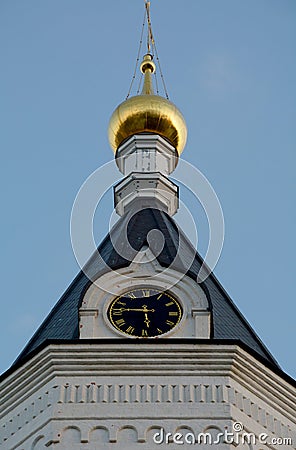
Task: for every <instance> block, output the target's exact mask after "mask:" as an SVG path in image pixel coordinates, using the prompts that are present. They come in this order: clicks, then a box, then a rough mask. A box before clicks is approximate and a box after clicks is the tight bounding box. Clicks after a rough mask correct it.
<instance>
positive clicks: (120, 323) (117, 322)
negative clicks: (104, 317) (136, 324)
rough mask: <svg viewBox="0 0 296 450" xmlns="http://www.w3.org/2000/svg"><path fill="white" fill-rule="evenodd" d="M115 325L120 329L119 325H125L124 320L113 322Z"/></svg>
mask: <svg viewBox="0 0 296 450" xmlns="http://www.w3.org/2000/svg"><path fill="white" fill-rule="evenodd" d="M115 323H116V325H118V326H119V327H121V325H124V324H125V320H124V319H119V320H115Z"/></svg>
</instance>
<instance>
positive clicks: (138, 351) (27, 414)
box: [0, 341, 296, 450]
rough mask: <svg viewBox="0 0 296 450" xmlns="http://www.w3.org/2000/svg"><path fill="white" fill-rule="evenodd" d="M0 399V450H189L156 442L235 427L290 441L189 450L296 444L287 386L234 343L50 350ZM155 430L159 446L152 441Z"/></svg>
mask: <svg viewBox="0 0 296 450" xmlns="http://www.w3.org/2000/svg"><path fill="white" fill-rule="evenodd" d="M0 399H1V407H0V417H1V419H0V430H1V431H0V435H1V443H0V448H1V449H2V448H3V449H4V450H13V449H24V450H31V449H36V450H39V449H45V448H55V449H69V450H71V449H73V450H74V449H92V450H95V449H123V450H125V449H129V450H133V449H137V450H138V449H139V450H140V449H144V450H148V449H149V450H153V449H154V448H155V449H157V448H166V447H167V446H168V445H169V447H168V448H169V449H171V450H172V449H175V448H194V447H193V445H192V444H190V443H187V444H183V445H181V446H180V444H177V443H173V442H171V443H170V444H165V436H166V434H167V433H171V434H172V436H169V435H168V437H167V438H168V440H169V441H171V440H172V439H173V438H175V439H176V435H174V434H175V433H180V435H181V436H182V438H180V439H181V440H182V439H183V440H184V437H185V436H187V435H188V436H187V437H188V438H189V439H190V436H191V435H192V434H194V436H195V437H196V438H198V435H200V433H210V434H211V435H212V436H213V437H214V436H217V433H223V432H224V431H225V429H226V428H225V427H227V430H228V431H229V432H231V431H232V427H233V424H234V423H236V422H240V423H241V424H243V426H244V430H243V431H242V432H243V433H253V434H254V437H255V438H256V439H258V437H259V435H262V434H263V433H264V434H266V435H268V437H269V438H268V439H269V440H271V439H275V438H279V437H282V438H290V439H293V442H294V443H293V444H291V445H269V446H266V445H262V444H260V443H259V442H256V443H255V445H253V444H252V445H249V444H244V445H243V444H242V443H241V442H240V443H239V445H231V444H223V443H222V442H221V443H219V445H216V446H215V445H205V444H195V448H202V449H207V448H215V447H216V448H219V449H222V450H223V449H224V448H225V449H226V448H227V449H229V448H239V449H242V450H244V449H249V450H250V449H253V450H261V449H262V450H263V449H266V448H270V449H283V448H287V449H293V448H295V443H296V440H295V439H296V433H295V432H296V417H295V416H296V414H295V403H296V402H295V389H294V388H293V387H292V386H291V385H290V384H289V383H287V382H286V381H285V380H283V379H282V378H281V377H279V376H278V375H276V374H274V373H273V372H272V371H270V370H269V369H268V368H266V367H265V366H264V365H262V364H261V363H260V362H258V361H257V360H256V359H254V358H253V357H252V356H250V355H249V354H248V353H246V352H245V351H243V350H242V349H240V348H239V347H237V346H230V345H223V346H220V345H219V346H215V345H212V344H208V345H205V344H203V345H201V344H185V343H184V344H182V345H179V344H159V343H158V344H157V345H151V344H141V345H139V344H121V345H120V347H119V346H118V344H104V343H103V342H102V343H98V341H96V342H95V343H93V344H91V345H90V344H85V345H83V344H79V343H77V344H76V345H74V344H68V345H50V346H49V347H47V348H45V349H44V350H42V351H41V352H40V353H39V354H38V355H36V356H35V357H34V358H32V360H31V361H30V362H28V363H26V364H25V365H24V366H23V367H21V368H19V369H18V370H16V371H15V372H14V373H13V374H11V375H9V376H7V377H6V379H5V380H4V381H3V382H2V384H1V391H0ZM162 430H163V435H164V442H163V443H162V444H156V443H154V441H153V435H154V434H155V433H162ZM200 436H202V435H200ZM160 437H161V436H160ZM160 437H159V439H160ZM251 437H252V436H251Z"/></svg>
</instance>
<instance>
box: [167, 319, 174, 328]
mask: <svg viewBox="0 0 296 450" xmlns="http://www.w3.org/2000/svg"><path fill="white" fill-rule="evenodd" d="M165 323H166V324H168V325H170V326H171V327H172V326H173V325H175V324H174V322H172V321H171V320H166V321H165Z"/></svg>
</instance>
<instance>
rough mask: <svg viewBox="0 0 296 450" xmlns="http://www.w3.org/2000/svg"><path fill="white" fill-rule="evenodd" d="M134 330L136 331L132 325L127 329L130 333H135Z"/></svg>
mask: <svg viewBox="0 0 296 450" xmlns="http://www.w3.org/2000/svg"><path fill="white" fill-rule="evenodd" d="M134 331H135V329H134V327H131V326H129V327H128V328H127V329H126V332H127V333H129V334H133V332H134Z"/></svg>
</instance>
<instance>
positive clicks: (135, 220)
mask: <svg viewBox="0 0 296 450" xmlns="http://www.w3.org/2000/svg"><path fill="white" fill-rule="evenodd" d="M145 5H146V15H147V23H148V46H147V52H146V54H145V55H144V56H143V60H142V62H141V64H140V73H141V74H142V77H143V82H142V91H141V93H140V94H139V95H135V96H133V97H129V98H128V99H126V100H125V101H124V102H123V103H121V104H120V105H119V106H118V107H117V108H116V109H115V111H114V113H113V115H112V117H111V119H110V124H109V130H108V133H109V141H110V145H111V147H112V149H113V150H114V155H115V163H116V165H117V167H118V169H119V171H120V172H121V173H122V180H121V181H120V182H119V183H118V184H117V185H116V186H115V187H114V204H115V209H116V212H117V214H118V215H119V216H120V218H119V219H118V221H117V222H116V224H115V225H114V227H113V228H112V229H111V231H110V232H109V233H108V235H107V236H106V238H105V239H104V240H103V241H102V243H101V244H100V245H99V247H98V249H97V250H96V251H95V253H94V254H93V255H92V256H91V257H90V259H89V261H88V262H87V264H86V265H85V266H84V267H83V268H82V270H81V272H80V273H79V274H78V275H77V277H76V278H75V279H74V281H73V282H72V283H71V285H70V286H69V287H68V289H67V290H66V292H65V293H64V294H63V296H62V297H61V299H60V300H59V301H58V302H57V303H56V305H55V306H54V308H53V309H52V311H51V312H50V313H49V315H48V316H47V318H46V319H45V320H44V322H43V323H42V324H41V326H40V327H39V329H38V330H37V331H36V333H35V334H34V336H33V337H32V338H31V340H30V341H29V342H28V344H27V345H26V347H25V348H24V350H23V351H22V353H21V354H20V355H19V357H18V358H17V360H16V361H15V362H14V364H13V365H12V366H11V367H10V369H8V370H7V371H6V372H5V373H4V374H3V375H2V376H1V380H0V381H1V385H0V393H1V394H0V421H1V422H0V430H1V431H0V448H1V449H3V450H14V449H18V450H41V449H46V448H49V449H56V450H62V449H64V450H69V449H72V450H76V449H77V450H82V449H83V450H84V449H85V450H95V449H106V450H110V449H114V450H115V449H120V450H125V449H128V450H138V449H142V450H153V449H154V448H155V449H156V448H158V447H163V448H166V447H167V446H168V448H169V449H172V450H174V449H176V448H179V446H180V445H183V447H184V448H191V446H192V445H196V446H197V448H198V447H199V448H201V449H208V448H213V447H215V446H216V448H218V449H222V450H223V449H235V448H237V449H243V450H263V449H265V448H269V449H284V448H286V449H293V448H295V445H296V414H295V404H296V397H295V382H294V380H292V379H291V378H290V377H289V376H288V375H286V374H285V373H284V372H283V371H282V370H281V369H280V367H279V366H278V364H277V362H276V361H275V360H274V358H273V357H272V355H271V354H270V352H269V351H268V350H267V348H266V347H265V346H264V344H263V343H262V342H261V340H260V339H259V337H258V336H257V334H256V333H255V331H254V330H253V329H252V328H251V326H250V325H249V324H248V322H247V321H246V319H245V318H244V317H243V316H242V314H241V313H240V311H239V310H238V309H237V307H236V306H235V304H234V303H233V301H232V300H231V299H230V298H229V296H228V294H227V293H226V292H225V290H224V289H223V287H222V286H221V284H220V283H219V282H218V280H217V279H216V278H215V276H214V275H213V273H211V271H210V270H209V269H208V268H207V267H206V266H205V265H204V261H203V259H202V258H201V256H200V255H199V254H198V253H197V251H196V249H195V248H194V247H193V246H192V244H191V242H190V240H189V239H188V238H187V237H186V235H185V234H184V233H183V232H182V230H181V229H180V227H179V226H178V225H177V223H176V222H175V221H174V219H173V218H172V216H173V215H174V214H175V213H176V212H177V210H178V206H179V189H178V186H177V185H176V184H175V183H174V182H173V181H172V180H171V179H170V174H171V173H172V172H173V171H174V170H175V169H176V167H177V165H178V164H179V162H180V155H181V153H182V151H183V149H184V147H185V144H186V136H187V128H186V123H185V120H184V118H183V116H182V114H181V112H180V111H179V109H178V108H177V107H176V106H175V105H174V104H173V103H172V102H171V101H169V100H168V99H167V98H165V97H162V96H160V95H158V94H157V93H155V92H154V87H153V77H154V74H155V72H156V70H157V67H156V64H155V58H154V51H153V48H154V39H153V35H152V29H151V21H150V14H149V2H146V3H145ZM181 448H182V447H181Z"/></svg>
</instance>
